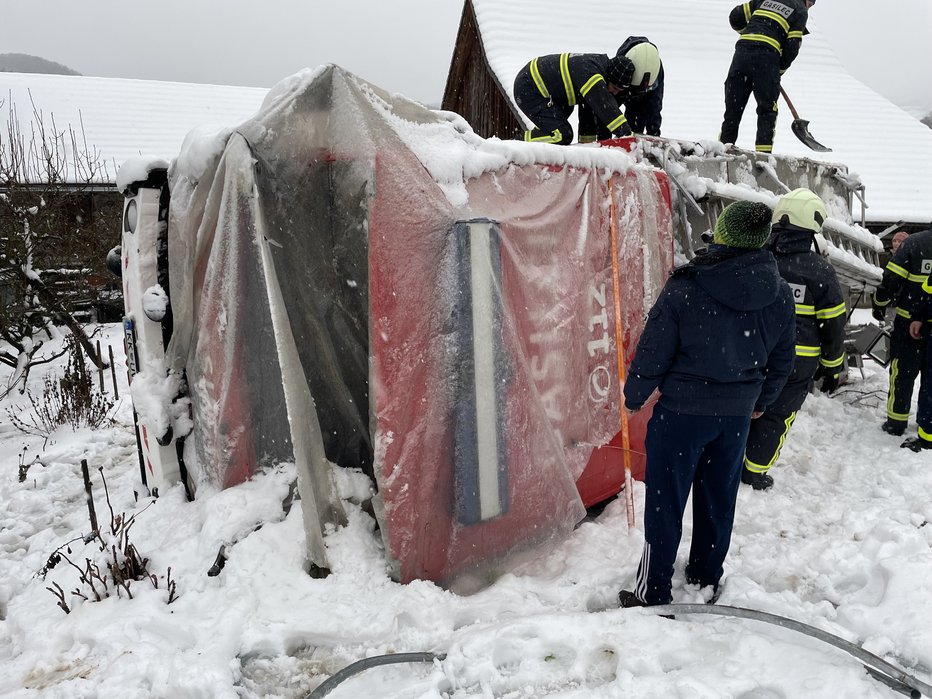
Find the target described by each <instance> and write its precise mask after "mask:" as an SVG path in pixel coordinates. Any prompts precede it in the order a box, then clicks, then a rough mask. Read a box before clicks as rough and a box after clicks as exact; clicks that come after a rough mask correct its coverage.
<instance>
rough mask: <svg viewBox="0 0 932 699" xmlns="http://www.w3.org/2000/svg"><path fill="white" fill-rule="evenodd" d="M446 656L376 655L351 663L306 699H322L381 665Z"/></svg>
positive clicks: (441, 658)
mask: <svg viewBox="0 0 932 699" xmlns="http://www.w3.org/2000/svg"><path fill="white" fill-rule="evenodd" d="M445 657H447V656H446V654H444V653H441V654H439V655H437V654H436V653H392V654H391V655H374V656H372V657H371V658H363V659H362V660H357V661H356V662H355V663H350V664H349V665H347V666H346V667H345V668H343V669H342V670H340V671H339V672H337V673H335V674H333V675H331V676H330V677H328V678H327V679H326V680H324V682H323V683H322V684H320V685H318V686H317V688H316V689H315V690H314V691H313V692H311V693H310V694H308V695H307V696H306V697H305V698H304V699H322V697H325V696H327V695H328V694H330V692H332V691H333V690H334V689H336V687H337V685H338V684H340V683H341V682H343V681H344V680H348V679H349V678H350V677H352V676H353V675H358V674H359V673H360V672H363V671H364V670H368V669H369V668H373V667H378V666H380V665H395V664H398V663H432V662H434V661H435V660H443V659H444V658H445Z"/></svg>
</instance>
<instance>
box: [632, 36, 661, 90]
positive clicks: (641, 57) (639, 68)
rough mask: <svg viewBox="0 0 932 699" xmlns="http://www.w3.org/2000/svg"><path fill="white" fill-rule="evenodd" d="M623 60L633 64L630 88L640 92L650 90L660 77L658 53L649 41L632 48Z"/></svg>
mask: <svg viewBox="0 0 932 699" xmlns="http://www.w3.org/2000/svg"><path fill="white" fill-rule="evenodd" d="M625 58H627V59H628V60H629V61H631V62H632V63H633V64H634V75H632V76H631V86H632V87H634V88H640V89H642V90H649V89H650V88H652V87H653V86H654V84H655V83H656V82H657V77H658V76H659V75H660V52H659V51H658V50H657V47H656V46H654V45H653V44H652V43H650V42H649V41H644V42H641V43H640V44H637V45H636V46H632V47H631V48H630V49H629V50H628V52H627V53H626V54H625Z"/></svg>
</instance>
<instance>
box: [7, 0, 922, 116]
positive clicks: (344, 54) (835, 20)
mask: <svg viewBox="0 0 932 699" xmlns="http://www.w3.org/2000/svg"><path fill="white" fill-rule="evenodd" d="M507 1H508V0H503V2H507ZM643 1H644V2H657V1H658V0H643ZM700 1H701V0H700ZM462 7H463V5H462V1H461V0H355V1H353V0H342V1H336V2H334V1H333V0H261V2H254V0H249V1H248V2H247V1H246V0H227V1H226V2H222V1H221V0H156V1H152V0H148V1H146V2H133V1H132V0H121V1H120V2H117V1H116V0H85V1H84V2H80V1H78V0H3V9H2V15H0V53H29V54H33V55H36V56H41V57H42V58H47V59H49V60H52V61H57V62H59V63H63V64H65V65H67V66H69V67H70V68H73V69H74V70H76V71H78V72H79V73H83V74H84V75H99V76H106V77H125V78H148V79H155V80H177V81H183V82H208V83H219V84H229V85H244V86H255V87H269V86H271V85H273V84H275V83H276V82H278V80H280V79H281V78H283V77H285V76H287V75H289V74H291V73H294V72H295V71H297V70H300V69H301V68H305V67H314V66H317V65H320V64H321V63H336V64H338V65H340V66H342V67H344V68H346V69H348V70H350V71H352V72H354V73H357V74H358V75H360V76H362V77H364V78H366V79H367V80H369V81H370V82H373V83H375V84H376V85H379V86H381V87H383V88H385V89H387V90H389V91H392V92H400V93H402V94H404V95H407V96H408V97H411V98H413V99H416V100H419V101H421V102H425V103H427V104H431V105H438V104H439V103H440V100H441V98H442V95H443V88H444V84H445V82H446V76H447V71H448V69H449V66H450V58H451V56H452V51H453V42H454V40H455V38H456V31H457V27H458V25H459V19H460V14H461V12H462ZM884 8H895V11H891V12H884V11H883V9H884ZM722 21H727V20H725V19H724V18H723V20H722ZM812 21H813V22H814V23H817V24H818V26H819V28H820V29H821V30H822V31H823V32H824V33H825V34H826V36H827V37H828V39H829V41H830V42H831V44H832V45H833V48H834V49H835V51H836V53H837V54H838V55H839V57H840V58H841V59H842V61H843V62H844V63H845V64H846V65H847V66H848V69H849V71H850V72H851V73H852V74H854V75H855V77H857V78H859V79H861V80H862V81H864V82H866V83H867V84H868V85H870V86H871V87H873V88H874V89H875V90H877V91H878V92H880V93H881V94H883V95H884V96H886V97H887V98H889V99H891V100H892V101H894V102H896V103H897V104H899V105H901V106H904V107H908V106H911V107H924V108H926V109H928V110H932V78H930V76H929V73H930V69H932V39H930V34H932V0H892V1H891V2H888V3H886V4H884V3H877V2H876V0H820V2H819V3H818V5H817V6H816V7H815V8H814V9H813V11H812ZM911 36H912V37H914V38H913V39H911ZM570 48H572V47H568V50H569V49H570ZM716 97H717V96H716Z"/></svg>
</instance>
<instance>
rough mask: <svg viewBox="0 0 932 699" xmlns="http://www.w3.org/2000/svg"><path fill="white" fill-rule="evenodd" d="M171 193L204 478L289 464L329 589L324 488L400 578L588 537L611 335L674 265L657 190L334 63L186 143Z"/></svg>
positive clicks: (644, 180)
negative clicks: (391, 90)
mask: <svg viewBox="0 0 932 699" xmlns="http://www.w3.org/2000/svg"><path fill="white" fill-rule="evenodd" d="M170 182H171V187H172V200H171V210H170V221H169V230H170V235H169V260H170V269H171V292H170V297H171V299H172V304H173V309H174V312H175V326H174V334H173V337H172V340H171V343H170V345H169V347H168V349H167V356H168V362H169V364H170V365H172V366H174V367H175V368H180V367H184V368H185V369H186V375H187V380H188V383H189V386H190V392H191V397H192V402H193V404H194V410H195V416H196V417H195V430H194V435H195V444H196V449H197V460H196V462H197V468H198V470H199V471H200V475H199V477H200V478H203V479H208V480H210V481H212V482H215V483H219V484H221V485H228V484H232V483H235V482H238V481H241V480H243V479H244V478H246V477H248V476H249V475H250V474H251V473H252V472H253V471H254V469H255V468H257V467H262V466H265V465H271V464H274V463H277V462H283V461H284V462H290V461H294V462H295V463H296V464H297V466H298V473H299V474H300V475H299V489H300V492H301V496H302V501H303V503H304V505H303V506H304V516H305V529H306V531H307V534H308V549H309V555H310V558H311V560H312V561H313V562H314V563H316V564H318V565H321V566H326V550H325V547H324V545H323V530H324V528H325V526H326V525H327V524H328V523H339V522H340V521H342V508H341V506H340V503H339V501H338V499H337V498H336V495H335V491H334V488H333V484H332V471H331V465H336V466H343V467H359V468H362V469H363V470H364V471H366V472H367V473H369V474H371V475H372V476H373V478H374V480H375V482H376V483H377V485H378V489H379V497H378V498H377V505H378V514H379V520H380V526H381V530H382V535H383V537H384V538H385V542H386V548H387V551H388V556H389V559H390V560H392V561H393V562H394V564H395V566H396V568H395V571H394V572H395V574H396V576H397V577H399V578H400V579H402V580H410V579H413V578H429V579H434V580H442V581H449V580H451V579H453V578H454V577H456V576H457V575H458V574H460V573H461V572H463V571H465V570H472V569H474V568H475V567H476V566H479V565H481V564H483V563H486V562H488V561H490V560H492V559H494V558H496V557H499V556H502V555H505V554H508V553H509V552H511V551H512V550H515V549H517V548H521V547H526V546H527V545H528V543H529V542H540V541H543V540H546V539H548V538H551V537H553V536H561V535H564V534H566V533H567V532H569V531H570V530H571V528H572V527H573V526H574V525H575V524H576V523H577V522H578V521H579V519H580V518H581V517H582V516H583V514H584V507H583V504H584V499H585V495H583V496H581V494H580V492H579V491H578V490H577V485H576V482H577V479H579V478H580V476H581V475H582V474H583V472H584V470H586V465H587V463H589V462H590V460H591V459H592V458H593V453H594V452H595V451H596V448H597V447H599V446H601V445H606V444H608V443H609V442H610V441H611V440H612V439H613V438H615V437H616V434H617V432H618V429H619V428H618V426H619V420H620V416H619V403H620V400H619V394H620V392H619V386H618V381H617V364H616V361H617V350H616V344H615V338H616V336H623V337H624V345H625V348H626V350H627V351H628V352H629V353H630V352H631V351H633V348H634V345H635V343H636V341H637V337H638V335H639V333H640V330H641V328H642V325H643V319H644V316H645V314H646V311H647V309H648V308H649V307H650V304H651V303H652V301H653V299H654V298H655V296H656V294H657V293H658V292H659V290H660V287H661V286H662V284H663V280H664V278H665V276H666V273H667V272H668V270H669V268H670V266H671V264H672V224H671V219H670V211H669V190H668V189H667V186H666V179H665V176H664V175H663V174H662V173H657V172H655V171H653V170H651V169H650V168H647V167H645V166H641V165H636V164H635V162H634V160H633V159H632V158H630V157H629V156H628V155H627V154H626V153H625V152H624V151H622V150H619V149H608V148H574V149H565V148H559V147H556V146H539V145H538V146H533V145H528V144H522V143H517V142H515V143H504V142H500V141H496V140H490V141H486V140H483V139H481V138H479V137H477V136H476V135H475V134H473V133H472V132H471V130H469V128H468V126H466V125H465V123H464V122H463V121H462V120H461V119H459V118H457V117H455V116H454V115H449V114H443V113H435V112H431V111H429V110H426V109H424V108H423V107H421V106H420V105H418V104H416V103H413V102H410V101H408V100H406V99H404V98H402V97H399V96H393V95H388V94H386V93H384V92H383V91H381V90H380V89H378V88H376V87H374V86H372V85H370V84H368V83H366V82H365V81H363V80H360V79H359V78H357V77H355V76H353V75H351V74H349V73H346V72H345V71H343V70H342V69H340V68H338V67H336V66H324V67H322V68H318V69H316V70H314V71H304V72H302V73H299V74H297V75H295V76H292V77H291V78H289V79H287V80H285V81H283V82H282V83H280V84H279V85H278V86H276V87H275V88H273V90H272V91H271V92H270V93H269V95H268V97H267V99H266V101H265V103H264V104H263V107H262V109H261V110H260V112H259V113H258V114H257V115H256V116H255V117H254V118H253V119H251V120H249V121H247V122H246V123H244V124H242V125H240V126H239V127H238V128H236V129H233V130H231V131H229V132H223V134H222V135H220V134H218V133H216V132H214V133H210V134H193V135H192V136H191V137H189V139H188V140H187V142H186V146H185V149H184V150H183V151H182V153H181V154H180V156H179V158H178V159H177V160H176V161H175V163H174V164H173V167H172V170H171V172H170ZM612 203H614V209H613V207H612ZM613 211H614V215H613ZM613 222H614V226H615V230H616V231H617V243H618V248H619V263H620V265H619V266H620V274H621V279H622V283H623V286H622V288H621V289H620V291H621V298H622V304H621V308H620V312H621V326H618V324H617V323H616V308H615V304H614V301H613V294H614V282H613V270H612V262H611V243H612V240H611V235H610V231H611V228H612V223H613ZM629 359H630V357H629ZM643 427H644V426H643V424H639V423H635V424H634V425H633V428H632V429H633V432H634V433H636V434H635V436H637V435H640V437H641V440H642V438H643ZM634 444H635V446H636V445H637V444H638V440H637V439H635V440H634ZM634 457H635V463H636V464H637V462H638V458H639V457H642V455H638V454H635V455H634ZM606 458H608V457H604V456H603V461H604V460H605V459H606ZM611 458H612V459H613V460H614V463H615V465H616V469H615V470H616V473H615V476H614V477H615V478H616V480H615V484H614V487H615V489H616V490H617V487H618V485H619V484H620V481H619V480H617V479H618V474H617V472H618V470H619V469H618V468H617V465H618V464H620V461H621V456H620V452H619V451H618V450H617V449H616V450H615V451H614V452H613V453H612V454H611ZM641 461H642V459H641ZM603 465H604V464H603ZM641 466H643V464H642V463H641ZM595 481H597V486H592V487H593V488H595V487H604V483H605V479H604V478H602V480H601V481H600V480H599V478H595Z"/></svg>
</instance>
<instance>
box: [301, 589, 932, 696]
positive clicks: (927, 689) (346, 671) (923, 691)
mask: <svg viewBox="0 0 932 699" xmlns="http://www.w3.org/2000/svg"><path fill="white" fill-rule="evenodd" d="M638 609H641V610H642V611H649V612H652V613H654V614H665V615H670V614H674V615H675V614H712V615H716V616H729V617H738V618H740V619H754V620H756V621H762V622H765V623H767V624H773V625H775V626H782V627H783V628H785V629H790V630H791V631H797V632H798V633H801V634H805V635H806V636H810V637H812V638H815V639H818V640H820V641H823V642H825V643H828V644H829V645H831V646H834V647H835V648H839V649H840V650H843V651H845V652H846V653H848V654H850V655H852V656H854V657H855V658H857V659H858V660H860V661H861V663H863V665H864V669H865V670H867V673H868V674H869V675H870V676H871V677H872V678H874V679H875V680H877V681H878V682H881V683H883V684H885V685H886V686H888V687H890V688H891V689H894V690H896V691H898V692H901V693H902V694H905V695H907V696H908V697H910V699H920V698H921V697H922V696H923V695H925V696H926V697H932V685H928V684H926V683H925V682H922V681H921V680H918V679H916V678H915V677H913V676H912V675H909V674H907V673H905V672H903V671H902V670H900V669H899V668H898V667H896V666H895V665H891V664H890V663H888V662H887V661H886V660H884V659H883V658H879V657H877V656H876V655H874V654H873V653H869V652H868V651H866V650H864V649H863V648H861V647H860V646H859V645H856V644H854V643H851V642H850V641H846V640H845V639H843V638H841V637H839V636H835V635H834V634H830V633H828V632H827V631H822V630H821V629H818V628H816V627H815V626H810V625H809V624H804V623H802V622H800V621H795V620H793V619H787V618H786V617H782V616H777V615H776V614H769V613H768V612H760V611H757V610H756V609H745V608H744V607H728V606H725V605H711V604H664V605H658V606H653V607H638ZM445 657H446V654H443V653H441V654H435V653H394V654H392V655H376V656H373V657H371V658H363V659H362V660H357V661H356V662H355V663H352V664H350V665H347V666H346V667H345V668H343V669H342V670H340V671H339V672H337V673H336V674H334V675H332V676H331V677H329V678H327V680H325V681H324V682H323V683H322V684H321V685H319V686H318V687H317V689H315V690H314V691H313V692H311V693H310V694H308V695H307V696H306V697H305V699H322V698H323V697H325V696H327V695H328V694H330V692H332V691H333V690H334V689H335V688H336V687H337V685H339V684H340V683H341V682H343V681H344V680H347V679H349V678H350V677H352V676H353V675H356V674H359V673H360V672H363V671H365V670H368V669H369V668H373V667H378V666H380V665H393V664H396V663H432V662H434V661H435V660H443V659H444V658H445Z"/></svg>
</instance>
